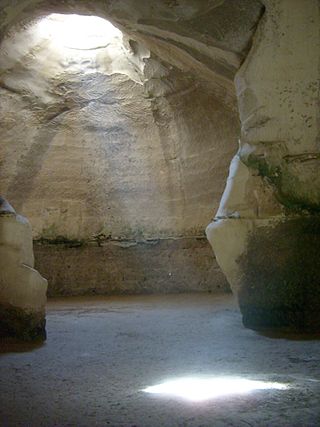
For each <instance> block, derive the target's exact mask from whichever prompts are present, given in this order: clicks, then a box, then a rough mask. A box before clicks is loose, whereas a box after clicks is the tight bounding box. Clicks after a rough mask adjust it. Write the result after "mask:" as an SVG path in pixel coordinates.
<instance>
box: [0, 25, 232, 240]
mask: <svg viewBox="0 0 320 427" xmlns="http://www.w3.org/2000/svg"><path fill="white" fill-rule="evenodd" d="M120 43H121V45H120V46H118V45H117V46H116V47H115V48H114V49H113V50H112V49H111V47H110V46H109V47H107V48H105V49H99V50H97V53H96V57H95V58H94V59H92V58H87V57H84V58H81V60H80V59H78V58H73V57H71V58H67V59H65V58H64V57H63V52H62V54H61V53H60V52H59V51H57V50H56V51H54V50H53V49H52V46H50V42H49V41H46V40H42V39H40V40H35V36H34V35H33V32H32V28H31V29H29V31H28V30H26V31H24V32H22V33H21V34H19V33H18V34H16V35H15V37H14V38H13V40H7V41H6V43H4V46H3V49H2V55H1V57H0V65H1V67H2V77H1V82H2V83H1V97H2V104H1V108H2V113H1V119H2V123H1V130H2V152H1V157H2V162H3V167H2V168H1V172H0V180H1V189H2V192H3V193H4V194H6V196H7V197H8V199H10V201H11V202H12V204H13V205H14V206H15V207H16V209H18V210H19V211H21V212H22V213H23V214H25V215H26V216H28V218H29V219H30V221H31V222H32V224H33V230H34V238H35V239H56V238H57V237H58V236H59V237H62V238H65V239H69V240H87V239H92V238H95V236H100V237H103V236H105V237H110V238H127V239H133V238H136V237H137V236H138V237H147V238H150V237H164V236H181V235H183V236H185V235H202V233H203V229H204V226H205V224H206V223H207V222H208V220H209V219H210V217H211V214H212V210H214V209H215V207H217V206H218V203H219V200H220V197H221V193H222V191H223V186H224V181H225V179H226V174H227V169H228V166H227V165H228V163H229V161H230V159H231V158H232V156H233V154H234V153H235V151H236V149H237V138H238V132H239V125H238V117H237V111H236V105H235V102H234V104H233V105H224V104H223V103H222V102H221V101H219V100H217V99H216V97H215V93H214V90H213V88H212V87H210V85H209V83H208V82H205V81H201V80H196V79H195V78H194V77H193V76H191V75H188V74H186V73H182V72H180V71H179V70H177V69H176V68H174V67H169V66H168V65H167V66H165V65H163V64H162V65H161V64H160V63H159V61H157V60H156V59H153V58H150V53H149V51H147V50H143V48H142V47H139V45H137V44H135V45H134V48H133V49H132V48H130V45H129V44H128V43H127V46H125V41H119V44H120ZM16 46H19V47H20V51H18V52H17V48H16ZM116 48H117V50H116V52H114V50H115V49H116ZM54 54H56V56H54ZM72 54H73V53H72ZM91 54H92V52H91V51H90V55H91ZM121 55H122V59H121V63H120V61H119V59H118V58H119V56H121ZM68 59H69V61H68ZM116 61H117V62H116ZM79 69H81V72H79Z"/></svg>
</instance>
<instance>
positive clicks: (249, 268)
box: [238, 216, 320, 333]
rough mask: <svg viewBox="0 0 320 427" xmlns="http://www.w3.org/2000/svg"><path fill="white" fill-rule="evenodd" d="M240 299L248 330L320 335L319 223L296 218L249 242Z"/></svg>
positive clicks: (261, 232)
mask: <svg viewBox="0 0 320 427" xmlns="http://www.w3.org/2000/svg"><path fill="white" fill-rule="evenodd" d="M239 261H240V263H241V267H242V270H243V280H242V283H241V286H240V290H239V292H238V300H239V305H240V309H241V312H242V315H243V323H244V325H245V326H246V327H248V328H252V329H256V330H264V329H269V330H270V329H277V330H279V329H281V330H286V331H290V330H292V331H295V332H307V333H309V332H310V333H318V332H320V218H319V217H318V216H308V217H300V218H293V219H290V220H287V221H286V222H282V223H280V224H278V225H277V226H276V227H275V228H271V227H261V228H258V229H256V231H255V233H254V234H253V235H252V236H251V237H250V239H249V244H248V249H247V253H246V254H245V256H243V257H242V258H241V259H240V260H239Z"/></svg>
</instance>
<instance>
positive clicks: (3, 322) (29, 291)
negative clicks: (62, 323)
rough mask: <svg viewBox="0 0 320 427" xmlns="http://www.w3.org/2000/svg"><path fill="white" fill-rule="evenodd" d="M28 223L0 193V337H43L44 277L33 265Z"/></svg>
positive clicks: (38, 338) (34, 338)
mask: <svg viewBox="0 0 320 427" xmlns="http://www.w3.org/2000/svg"><path fill="white" fill-rule="evenodd" d="M33 265H34V258H33V248H32V233H31V226H30V224H29V222H28V221H27V219H26V218H24V217H22V216H20V215H17V214H16V212H15V210H14V209H13V208H12V206H10V204H9V203H8V202H7V201H6V200H5V199H3V198H2V197H0V337H2V338H3V337H14V338H18V339H23V340H44V339H45V338H46V331H45V304H46V291H47V281H46V280H45V279H44V278H43V277H41V275H40V274H39V273H38V272H37V271H36V270H35V269H34V268H33Z"/></svg>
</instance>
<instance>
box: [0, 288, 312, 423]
mask: <svg viewBox="0 0 320 427" xmlns="http://www.w3.org/2000/svg"><path fill="white" fill-rule="evenodd" d="M47 331H48V339H47V342H46V343H45V344H44V345H42V346H33V347H32V346H28V345H23V346H21V345H18V344H14V343H3V342H2V343H1V356H0V374H1V375H0V381H1V382H0V399H1V402H0V420H1V423H0V424H1V426H26V427H30V426H36V427H39V426H59V427H62V426H123V427H133V426H135V427H144V426H148V427H149V426H150V427H157V426H165V427H175V426H188V427H189V426H190V427H191V426H192V427H195V426H197V427H200V426H201V427H205V426H207V427H216V426H217V427H218V426H236V427H238V426H239V427H241V426H277V427H279V426H288V427H289V426H290V427H293V426H304V427H305V426H319V425H320V363H319V362H320V340H319V339H317V338H316V337H294V336H292V337H271V336H263V335H259V334H258V333H256V332H253V331H251V330H248V329H245V328H244V327H243V326H242V324H241V317H240V314H239V312H238V310H237V308H236V306H235V304H234V301H233V298H232V297H231V296H214V295H209V294H196V295H177V296H145V297H140V296H135V297H108V298H106V297H99V298H98V297H94V298H68V299H66V298H64V299H56V300H50V301H49V304H48V315H47ZM185 377H188V378H192V379H193V380H195V379H200V380H204V381H202V383H201V384H200V390H199V391H198V390H197V384H196V383H191V385H190V384H189V383H188V382H185V383H183V386H182V390H181V389H180V391H179V392H180V393H182V394H185V395H186V396H184V397H181V396H180V397H179V396H176V395H173V394H170V390H169V394H150V393H146V392H145V391H144V390H145V389H146V388H147V387H150V386H155V385H158V384H161V383H163V382H164V381H167V380H174V379H183V378H185ZM235 377H236V378H238V382H237V383H233V382H232V380H233V379H234V378H235ZM207 379H211V380H217V379H219V381H220V382H219V383H218V385H215V383H214V382H213V383H210V385H209V386H208V387H207V386H206V382H205V381H206V380H207ZM225 379H226V380H227V383H226V384H227V388H225V387H224V386H223V383H221V381H222V380H225ZM239 379H240V382H241V380H254V381H259V382H258V383H251V384H257V385H258V386H257V388H258V389H257V390H253V391H251V392H243V391H242V392H241V390H239V389H238V385H239ZM270 383H273V385H274V383H277V385H276V386H275V388H272V387H273V385H272V384H271V385H270ZM261 384H265V385H266V389H264V388H265V387H263V386H261ZM190 388H191V389H190ZM207 388H208V390H207ZM205 391H208V392H209V398H208V396H206V395H205V393H204V392H205ZM189 392H191V393H192V397H190V396H189V395H188V393H189ZM188 396H189V398H188Z"/></svg>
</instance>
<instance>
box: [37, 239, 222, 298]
mask: <svg viewBox="0 0 320 427" xmlns="http://www.w3.org/2000/svg"><path fill="white" fill-rule="evenodd" d="M34 252H35V258H36V267H37V269H38V270H39V271H41V272H42V274H43V275H44V276H45V277H46V278H47V279H48V282H49V289H48V296H59V295H95V294H97V295H99V294H102V295H112V294H150V293H181V292H212V293H221V292H229V291H230V288H229V285H228V283H227V281H226V279H225V277H224V275H223V273H222V272H221V270H220V268H219V267H218V265H217V264H216V262H215V259H214V255H213V253H212V249H211V247H210V245H208V242H207V240H206V239H205V237H203V238H198V239H196V238H188V239H186V238H185V239H161V240H151V241H144V242H136V241H122V242H121V241H118V242H117V241H109V242H103V243H100V244H98V243H94V242H92V243H90V244H89V243H86V244H84V245H81V244H80V245H78V246H77V245H76V244H75V243H73V244H72V242H70V243H69V244H68V243H59V244H54V245H53V244H49V245H48V244H37V243H36V244H35V245H34Z"/></svg>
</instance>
